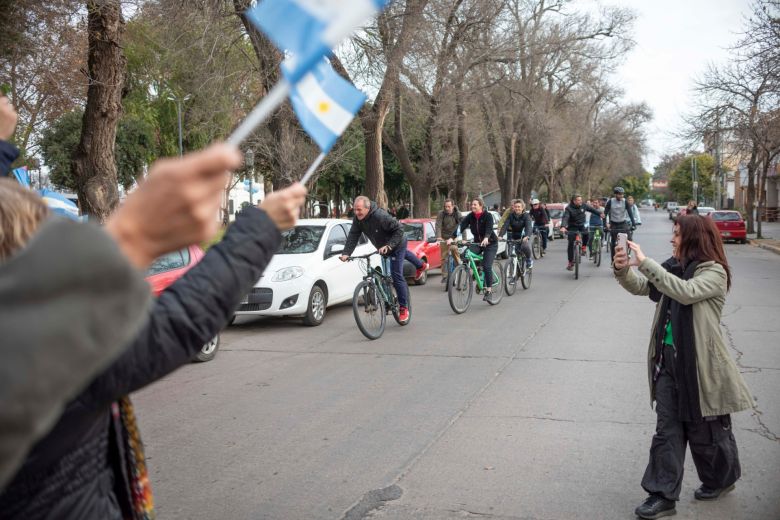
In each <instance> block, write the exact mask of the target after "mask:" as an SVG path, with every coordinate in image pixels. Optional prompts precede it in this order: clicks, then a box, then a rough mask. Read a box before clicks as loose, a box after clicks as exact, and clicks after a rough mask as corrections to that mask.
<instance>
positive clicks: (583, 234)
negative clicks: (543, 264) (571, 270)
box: [566, 228, 588, 263]
mask: <svg viewBox="0 0 780 520" xmlns="http://www.w3.org/2000/svg"><path fill="white" fill-rule="evenodd" d="M577 233H579V234H580V239H581V240H582V243H583V244H587V243H588V239H587V237H588V232H587V231H585V228H582V229H577V228H572V229H571V230H568V229H567V230H566V234H567V235H568V236H567V238H568V240H569V244H568V246H567V247H566V255H567V256H568V258H569V263H572V262H574V241H575V240H576V239H577Z"/></svg>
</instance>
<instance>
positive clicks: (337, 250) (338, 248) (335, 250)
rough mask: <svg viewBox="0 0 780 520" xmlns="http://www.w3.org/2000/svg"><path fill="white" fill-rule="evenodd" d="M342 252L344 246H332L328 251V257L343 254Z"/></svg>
mask: <svg viewBox="0 0 780 520" xmlns="http://www.w3.org/2000/svg"><path fill="white" fill-rule="evenodd" d="M342 251H344V244H332V245H331V246H330V249H328V256H333V255H335V254H338V253H341V252H342Z"/></svg>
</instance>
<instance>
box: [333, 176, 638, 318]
mask: <svg viewBox="0 0 780 520" xmlns="http://www.w3.org/2000/svg"><path fill="white" fill-rule="evenodd" d="M613 191H614V196H613V197H612V198H610V199H609V200H608V201H607V203H606V206H605V207H604V208H601V203H600V201H599V200H598V199H594V200H592V201H590V203H584V202H583V199H582V196H581V195H574V196H573V197H572V198H571V200H570V202H569V204H568V205H567V206H566V209H565V210H564V214H563V218H562V221H561V227H560V230H561V233H563V234H565V235H566V236H567V239H568V245H567V248H566V254H567V258H568V263H567V265H566V269H568V270H571V269H572V268H573V262H574V243H575V240H576V235H577V234H578V233H579V234H580V235H581V237H582V240H583V242H582V244H583V245H582V252H583V254H584V253H586V251H587V250H586V248H587V247H589V246H592V238H593V235H592V234H590V233H589V230H595V229H596V228H599V229H602V230H608V231H609V234H610V235H611V241H610V244H611V246H610V253H611V256H612V257H614V255H615V243H616V241H617V238H616V237H617V234H618V233H627V234H629V235H630V234H631V232H632V231H633V230H634V229H636V226H637V225H638V224H641V222H640V221H639V212H638V211H637V208H636V206H635V205H634V204H633V199H632V198H631V197H629V198H628V199H626V195H625V190H624V189H623V188H622V187H619V186H618V187H616V188H615V189H614V190H613ZM354 210H355V216H354V220H353V225H352V227H351V229H350V233H349V236H348V237H347V242H346V245H345V247H344V251H343V253H342V255H341V257H340V258H341V260H342V261H347V260H348V259H349V255H351V254H352V252H353V251H354V249H355V247H356V246H357V243H358V240H359V238H360V235H361V233H362V234H365V235H366V237H368V239H369V240H370V241H371V243H372V244H373V245H374V246H375V247H376V248H377V250H378V251H379V253H380V254H382V255H385V256H389V258H390V265H391V275H392V280H393V285H394V286H395V289H396V293H397V295H398V300H399V304H400V315H401V320H402V321H405V320H408V318H409V310H408V307H409V304H408V294H409V293H408V288H407V286H406V280H405V279H404V276H403V261H404V260H405V259H406V258H407V257H410V256H414V255H409V254H408V251H407V249H406V239H405V238H404V236H403V231H402V229H401V226H400V224H399V223H398V220H396V219H395V218H394V217H393V216H392V215H390V214H389V213H387V211H385V210H383V209H382V208H379V207H377V205H376V203H374V202H371V201H370V200H369V199H368V198H367V197H364V196H360V197H358V198H356V199H355V204H354ZM550 220H551V219H550V214H549V212H548V211H547V209H546V208H545V207H544V205H543V204H542V203H541V202H540V201H539V199H536V198H535V199H533V200H531V209H530V210H529V211H527V212H526V210H525V203H524V202H523V201H522V200H520V199H515V200H513V201H512V207H511V208H510V209H509V210H508V211H507V213H505V215H504V217H503V218H502V221H501V223H500V228H499V231H498V234H496V232H495V230H494V229H493V225H494V221H493V216H492V215H491V214H490V212H488V211H487V210H486V208H485V203H484V201H483V200H482V199H481V198H478V197H477V198H474V199H473V200H472V201H471V212H470V213H468V214H466V215H465V216H461V215H460V213H459V212H458V210H457V208H456V206H455V202H454V201H453V200H452V199H447V200H446V201H445V202H444V209H443V210H442V211H441V212H440V213H439V215H438V216H437V219H436V234H437V239H438V240H439V244H440V248H441V254H442V259H444V258H446V257H447V255H448V254H449V255H452V257H453V258H454V260H455V263H456V264H457V263H460V255H459V252H458V248H457V246H456V244H455V241H456V239H457V238H458V236H459V235H460V234H462V233H463V231H465V230H466V229H469V230H470V231H471V235H472V237H473V239H472V242H471V244H470V245H469V248H471V249H472V250H473V251H474V252H475V253H478V254H480V255H482V258H483V265H487V266H491V265H493V261H494V260H495V258H496V254H497V253H498V240H499V237H503V236H504V235H505V234H507V233H508V234H509V235H508V236H509V238H510V239H511V240H512V241H513V243H514V247H515V248H516V251H517V254H518V255H521V256H522V257H523V258H524V260H525V262H526V268H532V267H533V255H532V251H531V244H530V241H531V239H532V236H533V234H534V232H536V231H537V230H540V231H541V233H539V234H540V235H541V248H542V251H546V250H547V238H548V237H547V233H548V225H549V223H550ZM599 246H600V244H599ZM410 260H411V258H410ZM414 260H417V261H416V262H414V264H415V267H416V268H417V270H418V273H419V271H420V270H424V269H426V268H427V267H428V266H427V265H426V264H423V263H421V262H420V261H419V260H418V259H417V258H416V257H415V258H414ZM447 275H448V273H447V272H446V269H443V270H442V281H443V282H445V283H446V281H447ZM484 276H485V291H484V298H485V299H486V300H487V299H489V298H490V294H491V291H492V290H493V289H492V286H493V273H492V269H485V270H484Z"/></svg>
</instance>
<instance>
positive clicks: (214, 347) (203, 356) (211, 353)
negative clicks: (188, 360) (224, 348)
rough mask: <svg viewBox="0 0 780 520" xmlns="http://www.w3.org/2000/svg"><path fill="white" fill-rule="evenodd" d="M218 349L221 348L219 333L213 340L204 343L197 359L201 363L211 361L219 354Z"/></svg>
mask: <svg viewBox="0 0 780 520" xmlns="http://www.w3.org/2000/svg"><path fill="white" fill-rule="evenodd" d="M218 350H219V334H217V335H216V336H214V338H213V339H212V340H211V341H209V342H208V343H206V344H205V345H203V348H202V349H200V352H198V355H196V356H195V361H199V362H201V363H204V362H206V361H211V360H212V359H214V357H215V356H216V355H217V351H218Z"/></svg>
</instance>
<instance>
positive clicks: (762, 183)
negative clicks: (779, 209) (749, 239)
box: [756, 152, 770, 238]
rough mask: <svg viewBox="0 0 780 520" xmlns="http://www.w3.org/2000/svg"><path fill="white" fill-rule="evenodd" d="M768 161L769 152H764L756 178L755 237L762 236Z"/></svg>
mask: <svg viewBox="0 0 780 520" xmlns="http://www.w3.org/2000/svg"><path fill="white" fill-rule="evenodd" d="M769 163H770V160H769V154H768V153H766V152H765V153H764V160H763V164H762V167H761V173H760V174H759V178H758V211H757V212H756V214H757V216H758V226H757V227H758V229H757V230H756V238H764V237H763V236H762V235H761V221H762V218H761V217H762V214H763V213H764V209H765V208H766V176H767V174H768V173H769Z"/></svg>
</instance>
